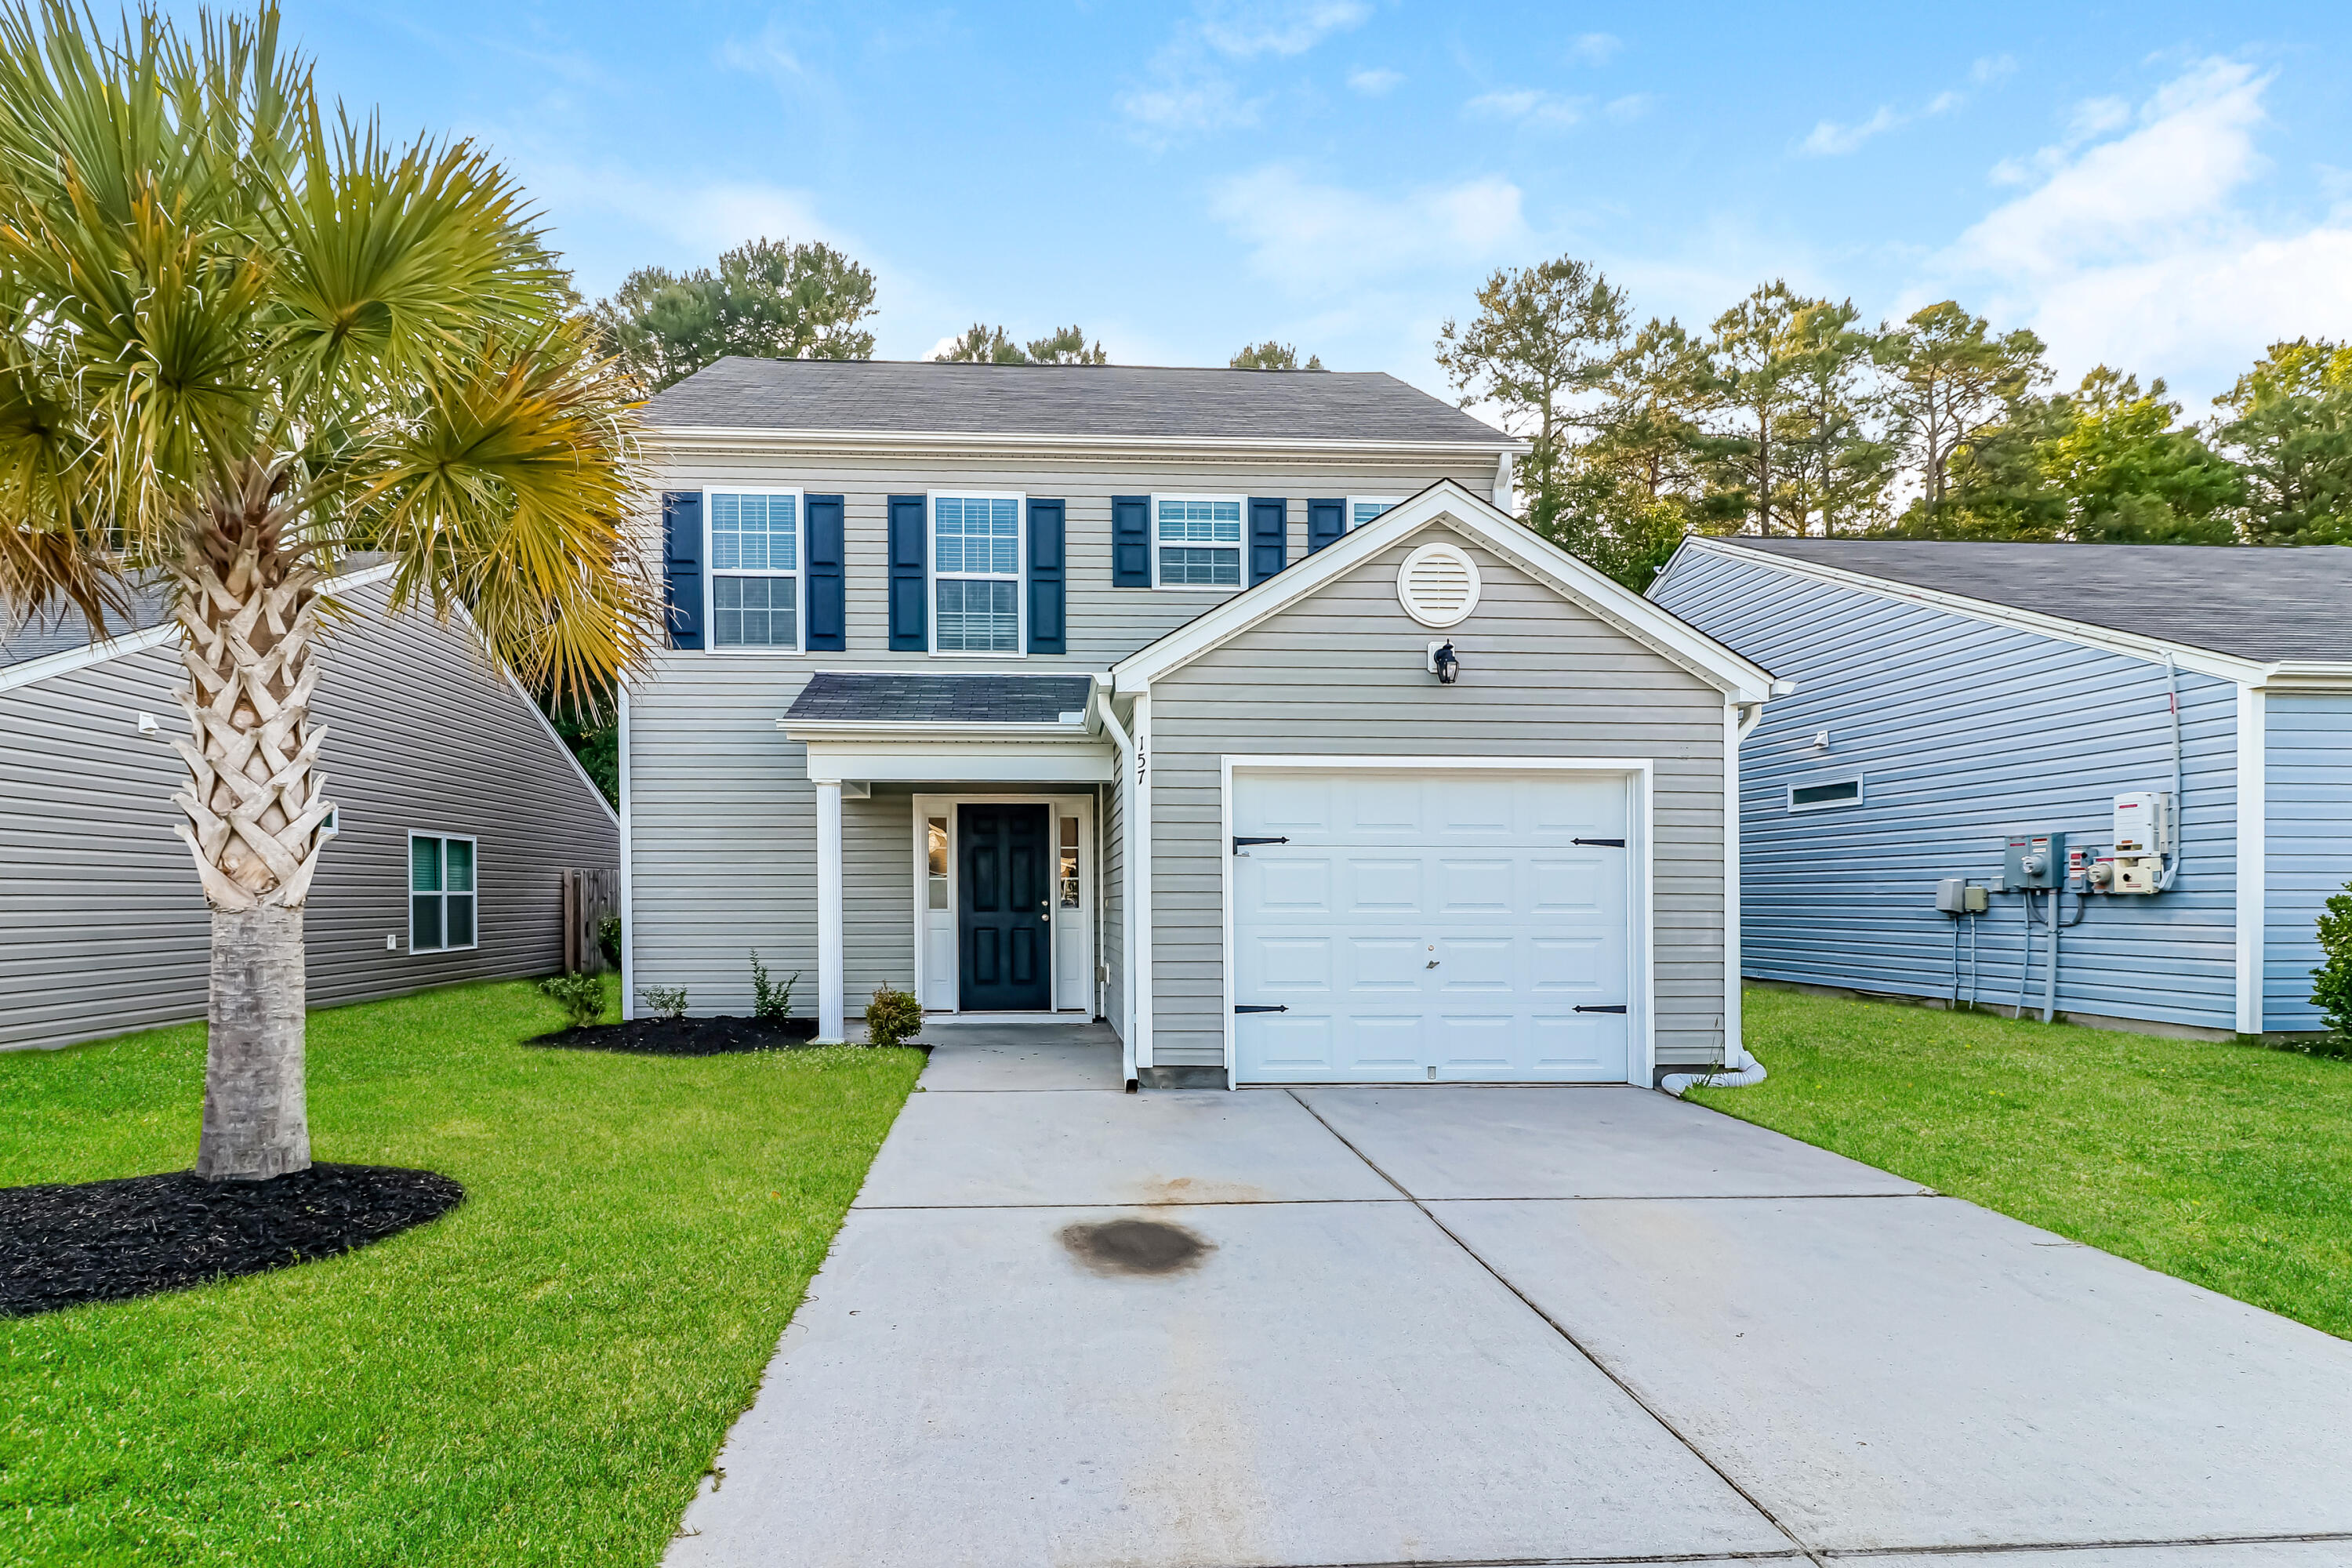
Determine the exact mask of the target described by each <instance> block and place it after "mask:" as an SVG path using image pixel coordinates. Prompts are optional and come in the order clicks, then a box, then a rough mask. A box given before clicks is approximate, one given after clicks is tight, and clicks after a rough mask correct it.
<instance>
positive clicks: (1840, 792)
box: [1789, 773, 1862, 811]
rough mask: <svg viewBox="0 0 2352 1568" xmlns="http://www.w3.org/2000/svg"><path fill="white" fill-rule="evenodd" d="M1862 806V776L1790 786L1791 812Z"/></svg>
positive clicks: (1857, 774)
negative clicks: (1842, 806)
mask: <svg viewBox="0 0 2352 1568" xmlns="http://www.w3.org/2000/svg"><path fill="white" fill-rule="evenodd" d="M1861 804H1862V775H1861V774H1859V773H1856V774H1855V775H1854V776H1853V777H1852V778H1850V779H1821V780H1817V781H1816V782H1814V783H1812V784H1790V786H1789V809H1790V811H1827V810H1829V809H1831V808H1832V806H1840V805H1861Z"/></svg>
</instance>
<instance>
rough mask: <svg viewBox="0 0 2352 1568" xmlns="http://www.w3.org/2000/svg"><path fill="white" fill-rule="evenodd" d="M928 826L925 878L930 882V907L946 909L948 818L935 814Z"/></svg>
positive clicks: (925, 850)
mask: <svg viewBox="0 0 2352 1568" xmlns="http://www.w3.org/2000/svg"><path fill="white" fill-rule="evenodd" d="M926 826H928V827H929V834H928V837H927V839H926V842H925V845H924V865H925V873H924V879H925V880H926V881H928V882H929V884H930V888H929V893H930V898H929V904H930V907H931V908H932V909H935V910H944V909H946V908H947V907H948V819H947V818H946V817H944V816H934V817H932V818H931V819H930V820H929V823H928V824H927V825H926Z"/></svg>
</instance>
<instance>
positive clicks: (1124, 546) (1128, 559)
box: [1110, 496, 1151, 588]
mask: <svg viewBox="0 0 2352 1568" xmlns="http://www.w3.org/2000/svg"><path fill="white" fill-rule="evenodd" d="M1110 585H1111V586H1112V587H1114V588H1149V587H1150V586H1151V498H1150V496H1113V497H1111V498H1110Z"/></svg>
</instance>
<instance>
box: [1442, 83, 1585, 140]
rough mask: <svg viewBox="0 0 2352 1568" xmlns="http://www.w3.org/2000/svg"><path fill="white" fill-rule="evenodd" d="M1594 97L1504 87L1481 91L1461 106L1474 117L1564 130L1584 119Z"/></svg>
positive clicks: (1537, 89) (1464, 111) (1536, 89)
mask: <svg viewBox="0 0 2352 1568" xmlns="http://www.w3.org/2000/svg"><path fill="white" fill-rule="evenodd" d="M1590 104H1591V100H1589V99H1581V98H1561V97H1559V96H1558V95H1557V94H1554V93H1549V92H1546V91H1544V90H1542V89H1539V88H1532V87H1519V88H1505V89H1499V90H1497V91H1495V92H1482V93H1480V94H1479V95H1478V96H1477V97H1475V98H1474V99H1472V100H1470V101H1469V102H1467V103H1465V104H1464V105H1463V106H1462V112H1463V113H1464V114H1465V115H1467V116H1469V117H1470V118H1471V119H1473V120H1510V121H1517V122H1518V123H1519V124H1522V125H1533V126H1539V127H1543V128H1545V129H1549V130H1562V129H1565V128H1566V127H1568V126H1570V125H1573V124H1575V123H1576V122H1577V121H1580V120H1581V119H1583V118H1584V111H1585V110H1586V109H1587V108H1588V107H1589V106H1590Z"/></svg>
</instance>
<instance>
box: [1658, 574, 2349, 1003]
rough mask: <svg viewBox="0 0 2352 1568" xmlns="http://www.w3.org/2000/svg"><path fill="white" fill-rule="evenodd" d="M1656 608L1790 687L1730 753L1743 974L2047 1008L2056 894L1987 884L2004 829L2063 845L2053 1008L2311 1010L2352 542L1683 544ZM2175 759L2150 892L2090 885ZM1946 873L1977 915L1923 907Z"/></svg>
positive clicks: (2331, 851) (2335, 838)
mask: <svg viewBox="0 0 2352 1568" xmlns="http://www.w3.org/2000/svg"><path fill="white" fill-rule="evenodd" d="M1650 596H1651V598H1653V599H1654V600H1655V601H1656V602H1657V603H1659V604H1661V605H1664V606H1665V607H1666V608H1668V609H1670V610H1672V611H1674V612H1675V614H1676V615H1678V616H1682V617H1683V618H1684V619H1685V620H1687V621H1689V622H1690V623H1691V624H1692V625H1693V626H1696V627H1697V628H1698V629H1699V630H1701V631H1703V632H1706V634H1707V635H1709V636H1710V637H1715V638H1716V639H1717V640H1718V641H1720V642H1723V643H1725V644H1727V645H1728V646H1729V647H1732V648H1734V649H1735V650H1737V651H1738V652H1739V653H1742V654H1744V655H1746V656H1747V657H1748V658H1750V659H1752V660H1754V661H1755V662H1756V663H1758V664H1760V665H1763V666H1764V667H1766V668H1769V669H1770V670H1771V671H1772V672H1773V673H1774V675H1775V676H1777V677H1779V678H1780V679H1785V680H1791V681H1793V682H1794V683H1795V690H1794V692H1793V693H1792V694H1790V695H1788V696H1785V697H1782V698H1780V699H1779V700H1775V701H1774V702H1773V703H1772V704H1771V705H1770V706H1769V708H1767V709H1766V710H1764V715H1763V717H1762V719H1761V721H1759V722H1758V723H1757V724H1756V725H1755V727H1754V728H1753V730H1752V731H1750V732H1749V733H1748V735H1747V738H1746V740H1745V742H1743V744H1742V746H1741V749H1740V782H1741V795H1740V824H1741V843H1740V857H1741V875H1740V885H1741V889H1742V892H1741V907H1742V931H1743V937H1742V952H1743V957H1744V961H1745V962H1744V966H1743V967H1744V972H1745V973H1747V974H1748V976H1749V977H1750V978H1752V979H1760V980H1777V981H1790V982H1797V983H1803V984H1821V985H1832V986H1839V987H1845V988H1850V989H1853V990H1858V991H1864V992H1875V993H1881V994H1894V995H1902V996H1918V997H1944V998H1951V997H1953V996H1955V994H1957V995H1958V996H1959V997H1961V998H1963V999H1973V1000H1976V1001H1979V1002H1980V1003H1983V1004H1987V1005H1998V1006H2000V1007H2002V1008H2003V1009H2004V1010H2005V1009H2007V1008H2010V1007H2013V1006H2015V1005H2017V1004H2018V1003H2019V1001H2020V1000H2021V999H2022V1000H2023V1002H2024V1003H2025V1005H2026V1006H2027V1008H2028V1009H2029V1010H2033V1009H2038V1008H2039V1007H2040V1006H2041V1005H2042V993H2043V984H2044V977H2045V961H2046V958H2047V954H2048V951H2049V950H2048V941H2049V938H2048V936H2047V934H2046V933H2045V932H2044V931H2042V929H2041V928H2040V927H2039V926H2038V925H2037V926H2034V927H2033V928H2032V930H2031V931H2030V933H2029V916H2028V914H2027V910H2028V908H2029V906H2030V907H2031V908H2032V910H2033V911H2034V914H2035V915H2036V916H2043V915H2046V913H2047V910H2048V908H2049V904H2050V901H2051V900H2050V898H2049V895H2048V894H2047V893H2037V894H2034V895H2032V896H2031V897H2029V896H2027V895H2023V894H2020V893H2018V892H2016V891H2014V890H2008V891H2001V890H1993V889H1997V888H1999V887H2000V885H2001V884H2002V883H2003V882H2004V881H2005V880H2010V881H2013V880H2014V877H2015V872H2014V870H2013V869H2012V868H2010V867H2009V866H2008V865H2007V858H2008V847H2009V845H2010V843H2011V839H2012V838H2013V837H2026V838H2029V839H2030V838H2031V837H2032V836H2034V835H2039V834H2044V833H2050V832H2059V833H2063V834H2065V835H2067V836H2068V840H2067V842H2068V845H2069V847H2070V848H2072V849H2074V850H2077V851H2082V852H2083V853H2082V855H2081V869H2082V871H2083V873H2084V875H2083V876H2082V877H2080V878H2079V879H2076V880H2075V881H2074V883H2072V884H2070V886H2072V887H2074V888H2075V889H2081V890H2078V891H2070V892H2068V893H2067V894H2066V895H2065V896H2064V897H2063V899H2062V900H2061V904H2062V910H2063V912H2062V914H2061V916H2060V919H2061V921H2062V930H2061V932H2060V936H2061V941H2060V943H2059V954H2060V964H2059V972H2058V976H2057V986H2056V1003H2057V1007H2058V1009H2059V1010H2060V1011H2061V1012H2063V1013H2065V1014H2068V1015H2070V1016H2073V1017H2074V1019H2075V1020H2076V1021H2078V1022H2090V1023H2102V1022H2112V1021H2125V1020H2128V1021H2131V1022H2132V1023H2133V1024H2134V1025H2136V1026H2144V1025H2146V1024H2149V1023H2155V1024H2159V1025H2165V1026H2174V1027H2176V1028H2179V1029H2182V1030H2187V1031H2191V1032H2196V1033H2200V1034H2206V1033H2210V1034H2216V1035H2221V1034H2263V1033H2271V1034H2294V1033H2306V1032H2310V1031H2313V1030H2316V1029H2318V1028H2320V1027H2322V1026H2323V1025H2322V1020H2321V1018H2320V1016H2319V1013H2318V1010H2317V1009H2316V1008H2315V1007H2314V1006H2313V1005H2312V1003H2311V970H2312V968H2313V967H2314V966H2315V964H2316V963H2318V962H2319V950H2318V944H2317V941H2316V932H2315V921H2316V920H2317V918H2318V915H2319V913H2320V910H2321V906H2322V905H2323V904H2324V903H2325V901H2326V899H2327V897H2328V895H2329V894H2330V893H2333V892H2336V891H2338V890H2340V889H2343V887H2344V886H2345V884H2346V882H2347V879H2352V620H2348V619H2347V607H2352V549H2346V548H2339V547H2321V548H2308V549H2296V550H2285V549H2213V548H2200V547H2193V546H2150V545H2092V544H2011V543H1965V542H1925V541H1850V540H1829V539H1758V538H1739V539H1692V540H1689V541H1687V542H1685V544H1684V546H1683V548H1682V549H1681V550H1680V551H1679V552H1677V553H1676V554H1675V558H1674V560H1673V561H1672V562H1671V563H1669V564H1668V565H1667V567H1666V570H1665V571H1664V573H1663V574H1660V576H1659V578H1658V580H1657V582H1656V584H1654V586H1653V587H1652V588H1651V590H1650ZM2175 690H2177V692H2178V696H2179V708H2178V711H2179V725H2178V729H2177V740H2176V727H2175V725H2174V722H2173V713H2174V708H2173V701H2172V697H2171V693H2172V692H2173V691H2175ZM2176 770H2177V777H2178V779H2179V784H2178V788H2179V799H2178V805H2179V812H2178V821H2179V847H2178V858H2177V861H2175V860H2169V859H2168V860H2167V861H2165V862H2164V864H2165V865H2166V866H2167V867H2168V868H2169V869H2171V870H2172V872H2173V875H2172V876H2171V879H2170V882H2169V885H2168V887H2166V888H2165V889H2164V890H2162V891H2158V892H2155V893H2150V894H2134V893H2129V892H2105V891H2101V890H2099V887H2098V884H2099V881H2100V879H2102V878H2104V877H2107V876H2110V875H2111V873H2112V871H2113V869H2114V868H2113V867H2112V865H2110V866H2106V867H2104V868H2103V866H2102V862H2103V861H2105V860H2106V859H2107V858H2108V857H2109V855H2110V853H2111V847H2112V841H2113V836H2114V827H2115V823H2116V796H2117V795H2125V794H2127V793H2130V792H2140V791H2151V792H2162V793H2167V794H2168V793H2170V792H2172V791H2173V790H2174V789H2175V787H2176V785H2175V783H2174V780H2175V777H2176ZM2248 803H2252V804H2251V805H2249V804H2248ZM2128 815H2129V813H2128V810H2127V812H2126V816H2128ZM2032 847H2033V846H2032V845H2031V843H2028V844H2026V845H2025V846H2024V848H2025V849H2026V850H2027V851H2031V850H2032ZM2060 875H2061V877H2062V878H2063V876H2064V867H2063V862H2062V863H2061V868H2060ZM1945 879H1969V880H1970V881H1973V882H1974V883H1975V884H1976V885H1978V886H1979V887H1982V888H1985V889H1987V896H1986V901H1987V904H1988V908H1987V910H1986V911H1985V913H1983V914H1982V915H1981V916H1976V917H1969V916H1967V915H1959V916H1953V915H1948V914H1945V913H1943V912H1940V911H1939V910H1938V909H1937V885H1938V883H1939V882H1941V881H1943V880H1945ZM1963 897H1965V895H1963ZM2077 922H2079V923H2077ZM2029 934H2030V936H2031V940H2032V963H2031V968H2030V969H2026V968H2024V967H2023V966H2022V965H2021V958H2022V957H2024V955H2025V946H2026V942H2027V940H2028V937H2029ZM1971 943H1973V947H1974V960H1973V967H1972V966H1971V954H1970V948H1971ZM1956 972H1957V973H1956Z"/></svg>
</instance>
